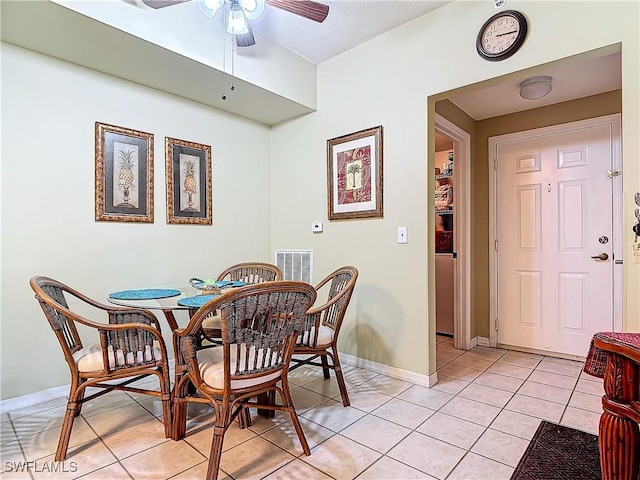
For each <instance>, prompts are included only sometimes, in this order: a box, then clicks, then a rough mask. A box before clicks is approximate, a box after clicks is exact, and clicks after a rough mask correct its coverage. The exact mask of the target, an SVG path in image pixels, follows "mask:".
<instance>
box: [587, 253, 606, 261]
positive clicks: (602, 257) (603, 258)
mask: <svg viewBox="0 0 640 480" xmlns="http://www.w3.org/2000/svg"><path fill="white" fill-rule="evenodd" d="M591 258H593V259H594V260H607V259H608V258H609V255H607V254H606V253H601V254H600V255H593V256H592V257H591Z"/></svg>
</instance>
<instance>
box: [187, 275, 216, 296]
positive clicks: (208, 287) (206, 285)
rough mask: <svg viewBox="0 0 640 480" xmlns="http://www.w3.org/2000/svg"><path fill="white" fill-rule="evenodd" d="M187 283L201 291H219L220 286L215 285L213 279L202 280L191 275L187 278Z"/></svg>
mask: <svg viewBox="0 0 640 480" xmlns="http://www.w3.org/2000/svg"><path fill="white" fill-rule="evenodd" d="M189 284H190V285H191V286H192V287H194V288H197V289H198V290H202V291H203V292H208V293H220V286H219V285H217V283H216V281H215V280H202V279H200V278H195V277H193V278H190V279H189Z"/></svg>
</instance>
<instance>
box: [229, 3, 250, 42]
mask: <svg viewBox="0 0 640 480" xmlns="http://www.w3.org/2000/svg"><path fill="white" fill-rule="evenodd" d="M227 32H229V33H230V34H232V35H244V34H245V33H249V27H247V19H246V18H245V16H244V11H243V10H242V7H241V6H240V3H239V1H238V0H231V5H229V18H228V21H227Z"/></svg>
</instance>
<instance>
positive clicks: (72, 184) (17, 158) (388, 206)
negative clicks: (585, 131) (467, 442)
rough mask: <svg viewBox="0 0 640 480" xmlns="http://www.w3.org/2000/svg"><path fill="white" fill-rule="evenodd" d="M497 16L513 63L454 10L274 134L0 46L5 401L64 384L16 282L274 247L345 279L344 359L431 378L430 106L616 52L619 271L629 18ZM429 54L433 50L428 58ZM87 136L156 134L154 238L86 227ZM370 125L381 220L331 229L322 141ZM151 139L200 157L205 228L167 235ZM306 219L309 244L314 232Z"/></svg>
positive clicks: (404, 35)
mask: <svg viewBox="0 0 640 480" xmlns="http://www.w3.org/2000/svg"><path fill="white" fill-rule="evenodd" d="M509 7H510V8H514V9H518V10H520V11H522V12H524V13H525V14H526V15H527V17H528V18H529V22H530V24H531V29H530V33H529V36H528V38H527V40H526V42H525V44H524V46H523V48H522V49H521V50H520V51H519V52H518V53H517V54H516V55H514V56H513V57H512V58H510V59H508V60H506V61H504V62H486V61H484V60H482V59H481V58H480V57H479V56H478V55H477V53H476V51H475V37H476V34H477V31H478V29H479V28H480V26H481V25H482V24H483V23H484V21H485V20H486V19H487V18H489V17H490V16H491V15H493V14H494V13H495V9H494V8H493V5H492V3H491V2H466V1H456V2H453V3H450V4H448V5H446V6H444V7H442V8H440V9H437V10H436V11H434V12H432V13H430V14H428V15H426V16H424V17H422V18H420V19H417V20H416V21H413V22H411V23H409V24H407V25H404V26H402V27H399V28H397V29H395V30H393V31H391V32H389V33H387V34H385V35H381V36H379V37H376V38H374V39H372V40H370V41H369V42H367V43H365V44H364V45H362V46H360V47H357V48H355V49H353V50H350V51H348V52H345V53H344V54H342V55H340V56H338V57H336V58H334V59H332V60H330V61H327V62H325V63H323V64H321V65H319V66H318V102H317V105H318V111H317V112H316V113H313V114H311V115H307V116H305V117H303V118H299V119H296V120H292V121H289V122H285V123H283V124H281V125H278V126H277V127H276V128H274V129H272V130H271V131H269V130H268V129H267V128H266V127H264V126H262V125H259V124H256V123H253V122H250V121H246V120H243V119H240V118H238V117H235V116H233V115H228V114H224V113H221V112H219V111H216V110H213V109H210V108H205V107H202V106H200V105H197V104H194V103H191V102H189V101H185V100H184V99H179V98H176V97H173V96H170V95H166V94H162V93H159V92H157V91H155V90H152V89H149V88H144V87H141V86H139V85H136V84H133V83H128V82H125V81H120V80H115V79H113V78H112V77H109V76H106V75H101V74H96V73H95V72H92V71H90V70H86V69H83V68H80V67H76V66H73V65H69V64H66V63H63V62H59V61H55V60H52V59H50V58H47V57H42V56H39V55H35V54H31V53H29V52H27V51H24V50H20V49H17V48H15V47H10V46H6V45H4V44H3V45H2V100H3V103H2V120H3V121H2V139H3V142H2V193H1V196H0V200H1V201H2V305H1V314H2V319H1V321H2V330H1V332H2V340H1V341H2V345H1V346H2V367H1V368H2V371H1V373H2V397H3V398H9V397H12V396H15V395H20V394H23V393H28V392H34V391H38V390H41V389H43V388H47V387H51V386H57V385H62V384H65V383H67V382H68V377H67V374H66V367H65V366H64V364H63V363H62V361H61V358H60V352H59V347H58V346H57V344H56V343H55V339H54V337H53V335H52V334H51V332H50V331H49V329H48V327H46V325H45V321H44V318H43V316H42V313H41V312H40V311H39V310H38V305H37V304H36V302H35V300H34V299H33V295H32V293H31V291H30V290H29V287H28V285H27V280H28V278H29V277H30V276H31V275H34V274H48V275H51V276H55V277H58V278H60V279H62V280H64V281H66V282H68V283H70V284H72V285H78V286H82V287H84V289H85V291H86V293H88V294H90V295H92V296H95V297H97V298H104V297H105V296H106V295H107V293H108V292H110V291H113V290H116V289H121V288H135V287H143V286H161V285H164V283H165V282H170V281H171V282H175V281H180V280H182V279H187V278H189V277H191V276H193V275H194V274H202V275H215V273H216V272H218V271H219V270H220V269H222V268H223V267H224V266H226V265H228V264H230V263H233V262H236V261H239V260H247V259H256V260H266V261H269V260H270V259H271V255H272V254H271V252H272V251H273V249H275V248H312V249H314V250H315V258H316V264H315V276H316V278H315V280H316V281H317V280H319V279H320V278H322V277H323V276H324V275H326V274H327V273H329V272H331V271H332V270H333V269H335V268H336V267H338V266H340V265H344V264H353V265H355V266H357V267H358V268H359V270H360V277H359V280H358V285H357V286H356V291H355V294H354V297H353V300H352V303H351V307H350V309H349V311H348V315H347V318H346V322H345V325H344V330H343V332H342V334H341V339H340V348H341V350H342V351H344V352H346V353H348V354H352V355H356V356H359V357H362V358H364V359H369V360H371V361H374V362H379V363H381V364H384V365H388V366H391V367H397V368H400V369H405V370H408V371H410V372H415V373H417V374H423V375H426V374H429V373H432V372H434V371H435V348H434V347H435V345H434V343H435V342H434V335H433V332H434V331H435V317H434V313H435V309H434V308H433V294H434V291H433V276H432V275H433V261H434V256H433V253H432V252H433V234H432V233H433V215H432V214H431V212H432V211H433V199H432V197H433V195H432V193H433V181H432V175H431V172H432V171H433V155H432V154H431V156H430V157H429V155H428V153H427V152H428V151H429V149H428V146H429V145H431V150H433V139H432V138H431V136H429V135H428V132H431V131H433V115H429V113H428V101H427V99H428V98H429V97H431V96H434V95H439V94H441V93H442V92H447V91H450V90H453V89H455V88H459V87H461V86H464V85H470V84H474V83H477V82H482V81H484V80H488V79H492V78H495V77H500V76H502V75H505V74H513V73H514V72H517V71H520V70H526V69H529V68H532V67H534V66H536V65H540V64H543V63H547V62H550V61H555V60H558V59H560V58H564V57H568V56H572V55H577V54H580V53H582V52H585V51H590V50H594V49H598V48H601V47H604V46H608V45H613V44H618V43H619V44H621V50H622V72H623V94H622V110H623V113H624V114H623V132H622V133H623V138H624V142H623V155H624V158H625V159H626V162H625V174H624V179H623V185H624V186H623V188H624V195H625V212H624V221H625V238H624V245H625V247H624V248H625V256H626V258H630V254H631V243H632V235H631V233H630V232H631V230H630V228H628V227H630V226H631V222H632V220H633V205H632V203H631V202H632V200H631V197H632V195H633V192H636V191H640V162H638V161H637V159H638V158H640V139H639V133H638V132H639V131H640V91H639V85H640V48H639V44H638V42H639V38H638V37H639V36H638V31H639V28H638V18H639V13H640V12H639V3H638V2H624V1H622V2H589V1H584V2H580V1H579V2H554V3H553V8H549V3H548V2H536V1H532V2H520V1H518V0H512V1H511V3H510V4H509ZM567 25H570V26H572V29H571V34H570V35H569V34H567V33H566V28H567ZM578 26H579V27H578ZM556 32H560V33H556ZM443 39H446V48H435V46H442V45H443V43H442V42H443ZM95 121H101V122H107V123H113V124H116V125H122V126H125V127H129V128H135V129H139V130H144V131H148V132H153V133H154V134H155V135H156V137H155V138H156V164H155V192H156V193H155V211H156V222H155V223H154V224H152V225H143V224H107V223H100V222H98V223H96V222H94V221H93V211H94V192H93V168H94V145H93V124H94V122H95ZM376 125H383V126H384V218H380V219H369V220H357V221H334V222H329V221H328V220H327V197H326V173H327V168H326V140H327V139H330V138H333V137H337V136H340V135H344V134H347V133H350V132H354V131H358V130H361V129H364V128H368V127H373V126H376ZM165 136H173V137H178V138H184V139H187V140H191V141H196V142H200V143H205V144H210V145H212V147H213V165H214V185H213V188H214V225H213V227H202V226H179V225H175V226H173V225H172V226H168V225H166V224H165V222H164V206H165V205H164V168H163V162H162V157H163V155H162V153H161V152H162V150H163V147H162V144H163V140H164V137H165ZM427 159H429V160H428V161H427ZM472 180H473V181H476V179H473V177H472ZM317 220H320V221H323V222H324V226H325V228H324V233H321V234H312V233H311V223H312V222H314V221H317ZM398 226H408V228H409V230H408V232H409V243H408V244H406V245H399V244H397V242H396V238H397V227H398ZM474 235H475V234H474ZM477 235H478V236H479V237H480V236H481V235H482V232H478V233H477ZM430 278H431V281H429V279H430ZM150 282H153V285H150ZM624 285H625V292H626V293H625V298H624V309H625V310H624V316H625V325H626V326H627V328H629V329H632V330H640V295H638V294H637V292H639V291H640V265H635V264H632V263H625V266H624ZM34 345H35V346H37V347H35V350H36V353H35V354H34V353H33V351H34ZM27 351H28V352H29V355H30V356H29V361H25V352H27ZM45 364H46V368H43V365H45ZM27 379H28V380H27Z"/></svg>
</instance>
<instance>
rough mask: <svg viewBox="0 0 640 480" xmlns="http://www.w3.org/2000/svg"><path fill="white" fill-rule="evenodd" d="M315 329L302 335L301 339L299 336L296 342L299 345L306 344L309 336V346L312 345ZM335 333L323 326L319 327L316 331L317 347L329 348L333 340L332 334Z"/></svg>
mask: <svg viewBox="0 0 640 480" xmlns="http://www.w3.org/2000/svg"><path fill="white" fill-rule="evenodd" d="M315 332H316V331H315V329H311V331H310V332H309V331H306V332H303V333H302V338H300V336H298V342H297V343H300V342H301V341H302V343H303V344H306V343H307V339H308V338H309V335H311V341H310V342H309V343H310V344H311V345H313V336H314V335H315ZM334 333H335V330H334V329H333V328H330V327H327V326H325V325H320V328H319V329H318V343H317V345H318V346H329V345H330V344H331V341H332V340H333V334H334Z"/></svg>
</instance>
